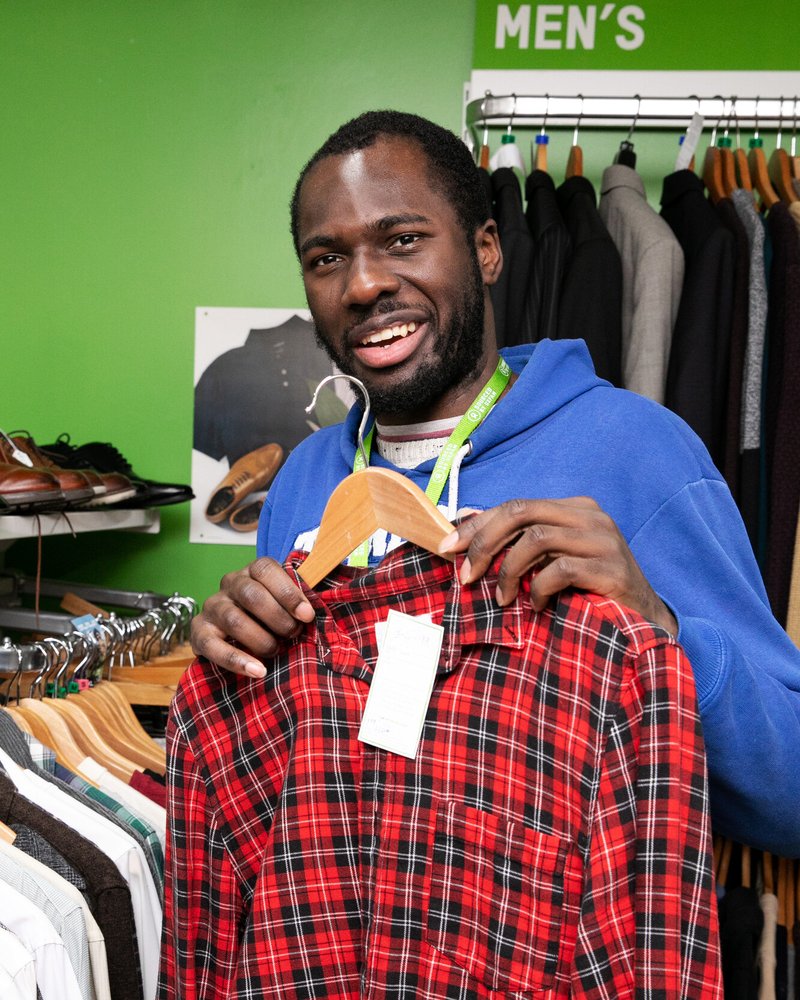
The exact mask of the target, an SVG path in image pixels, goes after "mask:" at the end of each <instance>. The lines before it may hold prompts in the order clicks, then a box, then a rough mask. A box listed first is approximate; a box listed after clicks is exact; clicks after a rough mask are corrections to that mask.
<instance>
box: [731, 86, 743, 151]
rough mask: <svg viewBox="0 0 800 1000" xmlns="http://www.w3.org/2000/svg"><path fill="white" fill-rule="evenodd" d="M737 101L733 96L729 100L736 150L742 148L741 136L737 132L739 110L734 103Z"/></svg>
mask: <svg viewBox="0 0 800 1000" xmlns="http://www.w3.org/2000/svg"><path fill="white" fill-rule="evenodd" d="M738 100H739V98H738V97H736V96H735V95H734V96H733V97H732V98H731V114H732V115H733V120H734V123H735V126H736V148H737V149H741V146H742V135H741V133H740V131H739V109H738V108H737V106H736V102H737V101H738Z"/></svg>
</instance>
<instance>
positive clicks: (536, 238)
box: [525, 170, 570, 341]
mask: <svg viewBox="0 0 800 1000" xmlns="http://www.w3.org/2000/svg"><path fill="white" fill-rule="evenodd" d="M525 201H526V207H525V218H526V219H527V220H528V227H529V228H530V231H531V236H532V237H533V268H532V271H531V276H530V282H531V287H530V296H529V298H528V302H529V304H530V312H531V329H532V330H533V334H534V336H533V339H534V341H536V340H544V339H545V338H547V339H553V338H555V337H557V336H558V303H559V300H560V298H561V282H562V280H563V277H564V269H565V267H566V262H567V258H568V257H569V251H570V246H569V234H568V233H567V227H566V226H565V225H564V220H563V219H562V217H561V212H560V211H559V209H558V202H557V201H556V186H555V184H554V183H553V178H552V177H551V176H550V175H549V174H546V173H545V172H544V171H543V170H534V171H533V172H532V173H530V174H528V176H527V178H526V180H525Z"/></svg>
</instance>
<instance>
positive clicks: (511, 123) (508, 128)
mask: <svg viewBox="0 0 800 1000" xmlns="http://www.w3.org/2000/svg"><path fill="white" fill-rule="evenodd" d="M511 97H512V99H513V102H514V103H513V104H512V105H511V114H510V115H509V116H508V125H507V126H506V135H511V129H512V128H513V126H514V115H516V113H517V95H516V94H512V95H511Z"/></svg>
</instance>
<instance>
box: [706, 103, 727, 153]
mask: <svg viewBox="0 0 800 1000" xmlns="http://www.w3.org/2000/svg"><path fill="white" fill-rule="evenodd" d="M714 99H715V100H719V101H722V111H720V113H719V118H717V124H716V125H715V126H714V128H712V129H711V140H710V141H709V145H710V146H716V144H717V131H718V130H719V127H720V125H721V124H722V119H723V118H724V117H725V98H724V97H723V96H722V94H715V95H714Z"/></svg>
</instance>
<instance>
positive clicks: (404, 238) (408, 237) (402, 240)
mask: <svg viewBox="0 0 800 1000" xmlns="http://www.w3.org/2000/svg"><path fill="white" fill-rule="evenodd" d="M421 239H422V237H421V236H420V235H419V234H418V233H402V234H401V235H400V236H396V237H395V238H394V240H393V241H392V243H393V245H394V246H400V247H410V246H413V245H414V244H415V243H418V242H419V241H420V240H421Z"/></svg>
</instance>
